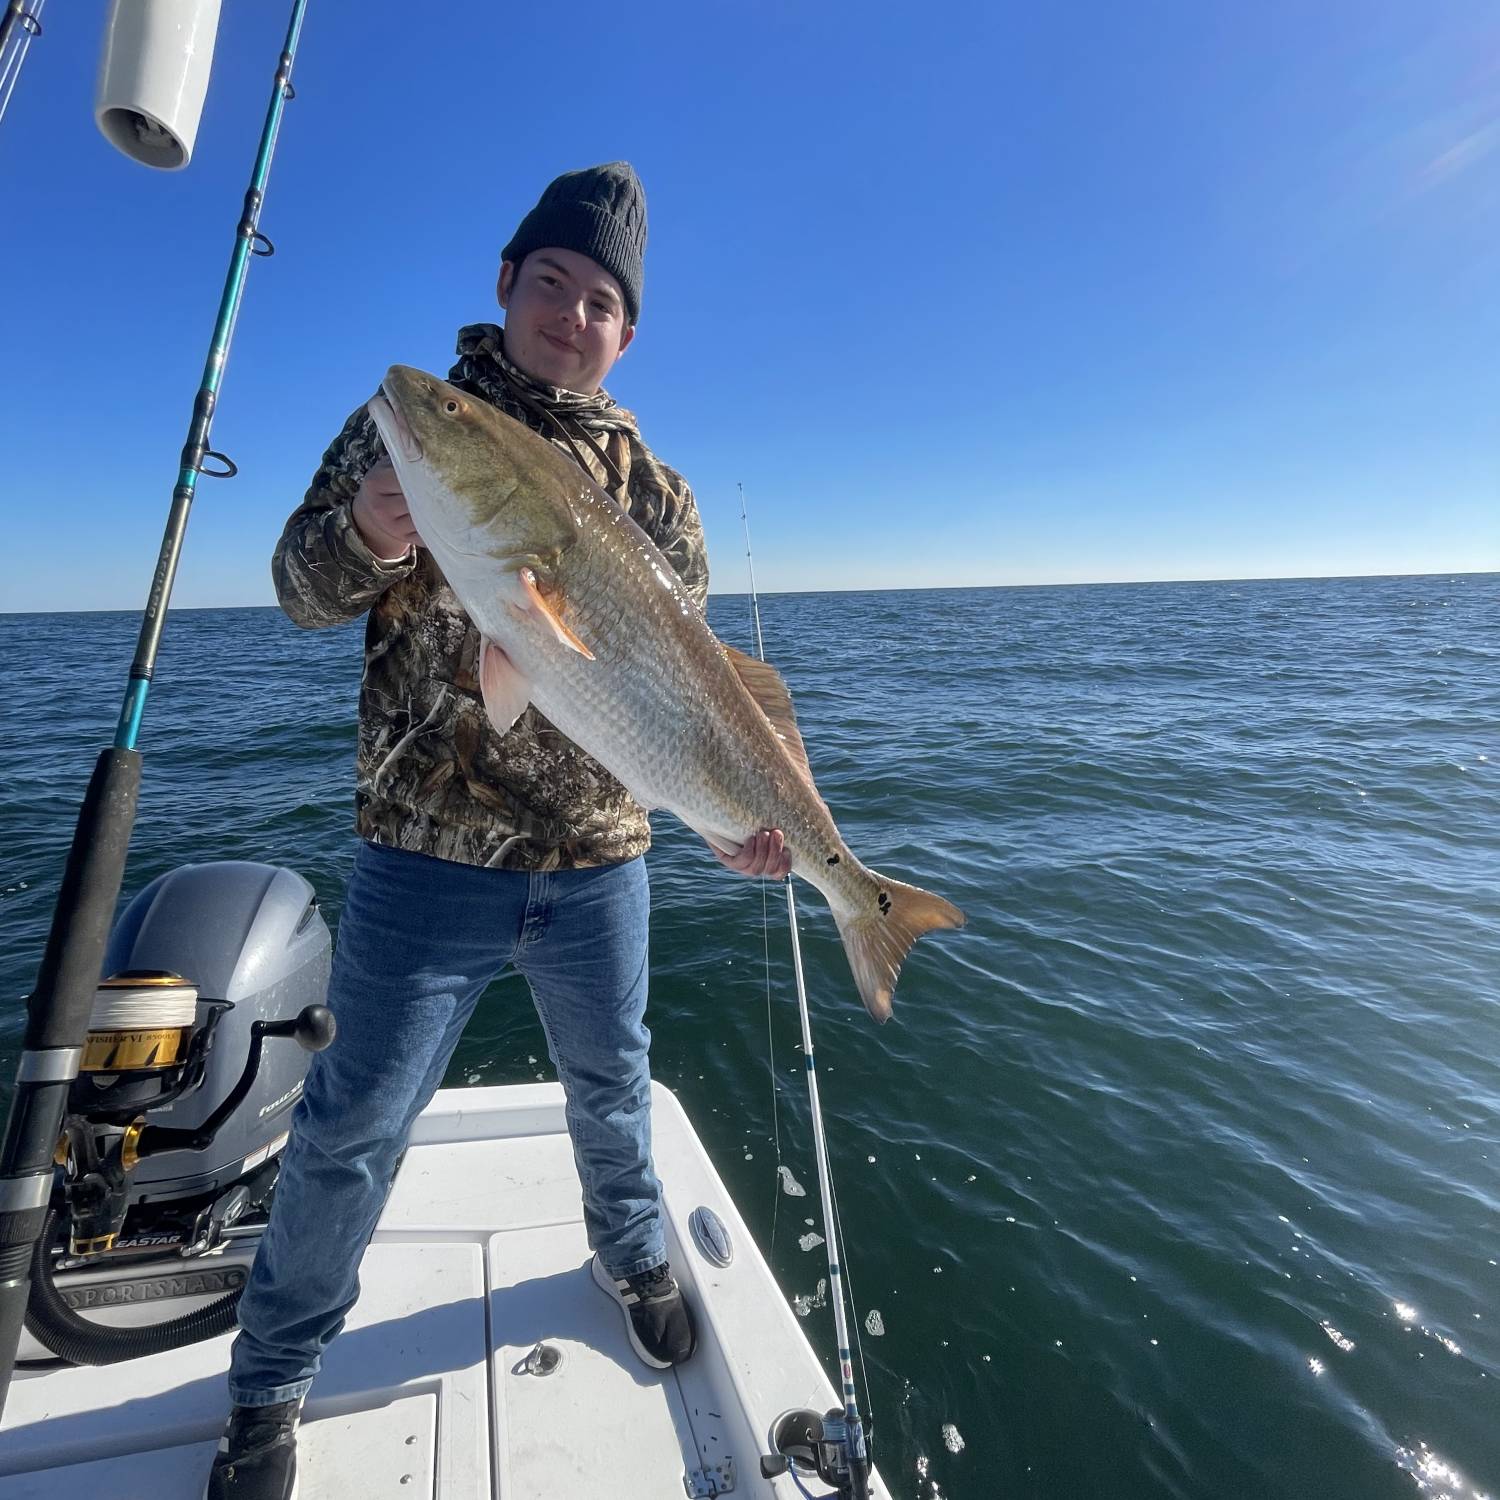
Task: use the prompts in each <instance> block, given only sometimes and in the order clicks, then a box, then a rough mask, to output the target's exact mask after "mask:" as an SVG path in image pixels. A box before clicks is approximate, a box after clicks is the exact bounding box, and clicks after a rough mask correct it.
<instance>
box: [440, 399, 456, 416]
mask: <svg viewBox="0 0 1500 1500" xmlns="http://www.w3.org/2000/svg"><path fill="white" fill-rule="evenodd" d="M443 410H444V411H445V412H447V413H448V415H449V416H450V417H451V416H452V415H453V414H454V413H455V412H456V411H457V410H458V402H457V401H452V400H449V401H445V402H443Z"/></svg>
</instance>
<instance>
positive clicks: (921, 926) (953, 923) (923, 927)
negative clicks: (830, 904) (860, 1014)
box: [833, 870, 964, 1021]
mask: <svg viewBox="0 0 1500 1500" xmlns="http://www.w3.org/2000/svg"><path fill="white" fill-rule="evenodd" d="M866 873H867V874H868V875H869V877H870V878H869V880H868V881H864V880H862V881H860V886H859V898H858V901H857V904H856V905H855V906H853V907H837V906H836V907H835V908H834V913H833V915H834V920H835V921H836V922H837V923H838V928H839V936H840V937H841V938H843V940H844V952H845V953H847V954H848V955H849V967H850V968H851V969H852V970H853V971H854V982H855V983H856V984H857V985H858V986H859V995H860V999H861V1000H863V1001H864V1002H865V1009H866V1010H867V1011H869V1012H870V1014H871V1015H872V1016H874V1017H875V1019H876V1020H877V1021H888V1020H890V1018H891V996H892V995H893V994H894V993H895V989H896V976H897V975H898V974H900V972H901V965H902V963H903V962H904V961H905V958H906V955H907V953H908V952H909V951H910V949H911V945H912V944H913V943H914V942H916V940H917V939H918V938H919V937H921V936H922V934H923V933H924V932H932V931H934V930H936V929H937V928H940V927H962V926H963V925H964V914H963V913H962V912H961V911H960V910H959V909H958V908H957V907H956V906H954V905H953V904H952V903H951V902H948V901H944V900H943V898H942V897H941V896H934V895H933V894H932V892H931V891H924V890H922V889H920V888H919V887H918V886H914V885H906V884H904V883H903V882H901V881H899V880H892V879H890V878H889V877H888V876H885V875H880V874H877V873H876V872H875V871H874V870H870V871H867V872H866Z"/></svg>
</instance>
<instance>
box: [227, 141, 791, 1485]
mask: <svg viewBox="0 0 1500 1500" xmlns="http://www.w3.org/2000/svg"><path fill="white" fill-rule="evenodd" d="M645 242H646V203H645V196H644V194H643V192H642V190H641V185H640V183H639V181H638V180H637V179H636V176H635V173H634V172H633V171H632V170H631V168H630V167H629V166H628V165H626V164H625V163H624V162H612V163H610V164H608V165H605V166H601V167H593V168H589V169H587V170H584V171H581V172H570V173H566V174H564V175H563V176H562V177H559V178H558V179H557V180H556V181H555V182H553V183H552V184H551V186H549V187H548V188H547V190H546V192H544V193H543V194H542V197H541V200H540V201H539V202H538V204H537V206H536V207H535V208H534V209H533V210H532V211H531V213H529V214H528V215H527V216H526V218H525V219H524V220H523V221H522V223H521V226H520V228H519V229H517V231H516V233H515V235H514V236H513V237H512V239H511V241H510V243H509V244H508V245H507V246H506V247H505V250H504V251H503V252H502V265H501V271H500V281H499V286H498V296H499V301H500V305H501V307H502V308H504V309H505V311H506V321H505V329H504V332H503V334H502V332H501V330H500V329H498V328H496V327H495V326H494V325H493V324H489V323H480V324H475V325H473V326H470V327H467V328H464V329H461V330H460V331H459V336H458V355H459V358H458V363H457V364H456V365H455V366H454V367H453V369H452V371H451V373H450V374H449V377H448V378H449V379H450V380H451V381H453V382H454V383H455V384H456V385H458V386H460V387H462V388H463V389H464V390H466V391H468V392H470V393H471V394H473V395H476V396H480V397H482V398H484V399H485V400H488V401H491V402H493V403H494V404H495V405H496V406H498V407H499V408H500V409H501V410H502V411H505V412H507V413H508V414H509V415H511V416H512V417H515V418H516V419H517V420H518V421H521V422H524V423H526V424H527V425H528V426H530V427H532V428H534V429H536V430H537V431H538V432H540V433H542V434H543V435H544V436H546V437H548V438H550V439H551V440H552V441H554V442H556V443H557V444H558V445H559V446H560V447H562V448H563V450H564V451H565V452H567V453H569V454H570V455H572V456H573V457H574V458H575V459H576V460H577V461H578V462H579V463H580V464H581V465H582V466H583V467H584V468H585V469H586V470H587V471H588V472H589V474H590V475H591V476H592V478H593V479H594V480H595V482H596V483H598V484H599V485H601V486H602V487H603V488H604V489H606V490H608V491H609V493H610V494H612V495H613V496H614V497H615V499H616V500H617V501H618V502H619V503H620V504H621V505H622V506H623V507H624V508H625V509H626V510H628V511H629V513H630V514H631V515H632V516H633V517H634V518H635V520H636V521H637V522H638V523H639V524H640V525H641V526H642V527H643V528H644V529H645V531H646V532H647V533H648V535H650V536H651V538H652V539H653V540H654V541H655V543H656V544H657V546H658V547H660V548H661V550H662V552H663V553H665V554H666V556H667V558H668V560H669V561H670V562H671V564H672V566H673V567H674V568H675V569H676V570H677V572H678V573H679V574H680V575H681V576H682V578H683V580H684V581H685V582H686V584H687V586H688V589H689V592H690V593H691V594H692V595H693V597H694V598H695V599H696V600H697V602H698V604H699V606H700V608H701V607H702V605H703V603H704V600H705V599H706V597H707V593H708V561H707V557H706V554H705V550H704V544H703V530H702V527H701V525H700V523H699V520H698V512H697V507H696V505H695V503H694V501H693V496H692V492H691V491H690V490H689V489H688V487H687V485H686V484H685V483H684V482H683V479H682V477H681V476H680V475H679V474H677V473H675V472H674V471H673V470H672V469H669V468H668V467H667V466H666V465H665V464H663V463H661V462H660V461H659V460H658V459H657V458H656V457H655V455H654V454H653V453H652V452H651V450H650V449H649V448H648V447H647V446H646V445H645V443H644V442H642V440H641V437H640V433H639V432H638V430H637V428H636V423H635V419H634V418H633V417H632V416H631V415H630V413H629V412H626V411H624V410H622V409H621V408H620V407H618V406H616V405H615V403H614V402H613V400H611V398H610V397H609V396H608V395H606V394H605V393H604V391H603V390H602V389H601V383H602V381H603V379H604V377H605V375H606V374H607V373H608V372H609V370H610V368H611V367H612V366H613V365H614V362H615V361H616V360H617V359H618V358H619V357H620V355H621V354H623V353H624V351H625V349H626V348H627V347H628V346H629V345H630V343H631V341H632V340H633V339H634V337H635V329H636V322H637V319H638V317H639V313H640V300H641V280H642V258H643V253H644V249H645ZM272 567H273V571H274V574H275V578H276V592H277V597H278V598H279V599H280V601H281V606H282V608H283V609H284V610H285V611H286V613H287V614H288V615H290V616H291V618H292V620H293V621H295V622H296V623H297V624H298V625H301V626H304V627H309V628H311V627H317V626H323V625H336V624H340V623H343V622H345V621H348V620H353V619H355V618H357V617H358V616H360V615H362V614H365V613H367V612H368V615H369V621H368V624H367V626H366V629H365V671H364V682H363V685H362V687H361V691H360V705H359V750H358V761H357V789H356V798H355V801H356V809H357V813H356V823H357V829H358V832H359V834H360V836H361V839H362V841H363V842H361V844H360V846H359V848H358V851H357V853H356V856H355V863H354V873H353V875H352V877H351V879H350V882H349V889H348V895H347V899H346V902H345V906H344V912H343V916H342V918H341V920H340V922H339V932H338V945H337V950H336V953H335V956H334V963H333V974H332V978H331V980H330V983H329V993H328V1003H329V1005H330V1006H331V1007H332V1009H333V1012H334V1015H335V1016H336V1018H337V1020H338V1037H337V1040H336V1041H335V1042H334V1045H333V1046H332V1047H330V1048H329V1049H328V1050H327V1051H326V1052H322V1053H319V1054H318V1055H317V1056H316V1057H315V1058H314V1060H313V1063H312V1066H311V1068H310V1070H309V1072H308V1075H307V1084H306V1089H305V1092H304V1095H303V1098H302V1101H301V1103H300V1104H299V1105H298V1108H297V1112H296V1115H295V1118H294V1124H293V1129H292V1138H291V1141H290V1143H289V1144H288V1146H287V1149H286V1154H285V1157H284V1159H283V1162H282V1167H281V1175H280V1178H279V1180H278V1182H277V1188H276V1197H275V1202H274V1208H273V1212H272V1215H271V1222H270V1224H269V1226H268V1228H267V1230H266V1233H265V1236H264V1237H263V1239H262V1241H261V1245H260V1250H259V1252H258V1254H257V1256H256V1260H255V1266H254V1269H253V1271H252V1273H251V1276H250V1280H249V1283H248V1285H247V1287H246V1289H245V1294H244V1297H243V1299H242V1301H241V1303H240V1310H239V1320H240V1334H239V1337H238V1338H237V1339H236V1340H235V1343H234V1350H233V1354H232V1357H231V1362H230V1373H229V1391H230V1396H231V1398H232V1400H233V1402H234V1409H233V1412H232V1413H231V1416H230V1421H229V1426H228V1429H227V1431H226V1433H225V1436H224V1440H223V1441H222V1442H221V1444H220V1451H219V1455H218V1457H217V1458H216V1459H215V1461H214V1467H213V1471H212V1474H211V1476H210V1479H209V1486H208V1495H209V1500H288V1497H289V1496H290V1495H291V1493H292V1489H293V1483H294V1478H295V1466H296V1439H295V1432H296V1423H297V1415H298V1411H299V1409H300V1406H301V1402H302V1398H303V1396H304V1395H305V1394H306V1392H307V1389H308V1387H309V1386H310V1385H311V1383H312V1379H313V1376H314V1375H315V1374H316V1372H317V1370H318V1366H319V1363H320V1361H321V1356H322V1353H323V1350H324V1349H325V1348H326V1347H327V1346H328V1344H329V1343H330V1341H331V1340H332V1339H333V1338H334V1336H335V1335H336V1334H337V1333H338V1331H339V1330H340V1328H342V1326H343V1322H344V1318H345V1316H346V1314H347V1313H348V1311H349V1309H350V1308H351V1307H352V1306H353V1305H354V1301H355V1298H356V1297H357V1295H358V1278H357V1272H358V1267H359V1261H360V1259H361V1257H362V1256H363V1254H364V1250H365V1246H366V1244H367V1243H368V1241H369V1238H370V1235H371V1234H372V1232H373V1231H374V1228H375V1222H376V1220H377V1219H378V1217H379V1215H380V1211H381V1208H382V1207H383V1205H384V1203H385V1199H386V1194H387V1192H388V1190H389V1188H390V1185H391V1181H392V1179H393V1177H394V1174H395V1169H396V1164H397V1161H398V1160H399V1157H400V1154H401V1151H402V1149H403V1148H404V1146H405V1143H406V1138H407V1135H408V1133H409V1131H410V1129H411V1126H412V1123H413V1121H414V1120H415V1119H416V1116H417V1115H418V1114H419V1113H420V1112H421V1110H422V1109H423V1107H424V1106H425V1105H426V1104H427V1102H428V1101H429V1100H430V1099H431V1097H432V1095H433V1093H434V1091H435V1090H436V1089H437V1087H438V1085H439V1084H440V1083H441V1081H442V1078H443V1074H444V1072H445V1070H446V1068H447V1065H448V1061H449V1059H450V1058H451V1056H452V1055H453V1049H454V1048H455V1046H456V1045H457V1044H458V1040H459V1037H460V1036H461V1035H462V1033H463V1029H464V1026H465V1023H466V1022H467V1021H468V1019H469V1016H470V1014H471V1013H472V1011H473V1009H474V1004H475V1002H476V1001H477V999H478V998H479V995H480V994H481V993H482V992H483V990H484V989H485V988H486V987H487V986H488V985H489V984H490V982H491V981H492V980H493V979H494V978H495V977H496V976H497V975H498V974H500V973H501V972H502V971H503V970H505V969H507V968H514V969H516V970H518V971H519V972H520V973H521V974H523V975H525V977H526V979H527V981H528V983H529V984H530V987H531V992H532V998H533V1000H534V1002H535V1004H536V1008H537V1012H538V1014H539V1016H540V1017H541V1020H542V1025H543V1028H544V1030H545V1031H546V1034H547V1045H548V1049H549V1051H550V1052H551V1055H552V1060H553V1062H554V1064H555V1065H556V1067H557V1071H558V1076H559V1078H560V1079H561V1080H562V1083H563V1087H564V1088H565V1089H566V1091H567V1095H568V1128H569V1131H570V1133H571V1136H572V1141H573V1151H574V1158H575V1160H576V1162H577V1166H578V1175H579V1178H580V1180H581V1181H582V1184H583V1201H584V1220H585V1225H586V1228H587V1232H588V1239H589V1245H590V1247H591V1248H592V1249H593V1250H594V1252H595V1253H594V1261H593V1266H592V1275H593V1278H594V1281H595V1282H596V1283H597V1284H598V1286H599V1287H600V1288H601V1290H603V1291H604V1292H606V1293H607V1294H608V1295H609V1296H610V1297H612V1298H613V1299H614V1300H615V1301H616V1302H617V1303H618V1304H619V1306H620V1308H621V1310H622V1313H623V1314H624V1317H625V1325H626V1329H627V1331H628V1332H629V1335H630V1341H631V1344H632V1345H633V1346H634V1348H635V1351H636V1353H637V1354H638V1355H639V1356H640V1357H641V1359H643V1360H644V1361H645V1362H646V1363H647V1364H649V1365H651V1366H653V1367H654V1368H656V1369H667V1368H670V1367H671V1366H672V1365H673V1364H675V1363H677V1362H678V1361H680V1360H684V1359H686V1358H687V1357H688V1356H689V1355H690V1354H691V1353H692V1351H693V1343H694V1331H693V1322H692V1318H691V1315H690V1313H689V1311H688V1308H687V1306H686V1304H685V1303H684V1301H683V1298H682V1295H681V1293H680V1291H679V1290H678V1287H677V1283H676V1281H675V1280H674V1278H673V1276H672V1272H671V1267H670V1266H669V1265H668V1263H667V1255H666V1244H665V1239H664V1235H663V1229H662V1222H661V1205H660V1188H659V1186H658V1184H657V1181H656V1177H655V1174H654V1172H653V1170H652V1166H651V1114H650V1104H651V1096H650V1074H649V1071H648V1062H647V1051H648V1047H649V1043H650V1033H649V1032H648V1031H647V1029H646V1026H645V1021H644V1014H645V1007H646V951H647V941H646V939H647V918H648V890H647V883H646V868H645V862H644V860H643V858H642V856H643V854H644V853H645V850H646V848H647V846H648V844H649V843H650V828H649V825H648V823H647V820H646V815H645V813H644V812H643V811H642V810H641V809H640V808H639V807H638V806H636V804H635V803H634V802H632V801H631V799H630V797H629V795H628V794H627V793H626V791H625V789H624V788H623V787H622V786H621V785H620V784H619V783H618V782H617V781H616V780H615V779H614V778H613V777H612V776H610V775H609V773H608V772H607V771H605V770H604V768H603V767H602V766H600V765H599V764H598V763H597V762H596V761H594V760H591V759H590V758H589V757H588V756H587V755H585V754H584V753H583V752H582V751H581V750H580V749H578V747H577V746H575V745H574V744H572V743H571V742H570V741H568V740H566V739H564V738H563V736H562V735H561V734H559V733H558V732H557V730H556V729H554V728H553V727H552V726H551V725H550V724H549V723H548V722H547V721H546V720H545V719H544V718H542V717H541V715H539V714H538V713H537V712H536V711H535V709H528V710H527V711H526V712H525V713H524V714H523V715H522V716H521V718H520V719H519V720H518V721H517V723H516V724H515V726H514V727H513V728H512V729H511V730H510V731H509V732H508V733H507V734H505V735H504V736H503V737H502V736H499V735H496V734H495V732H494V731H493V729H492V728H491V727H490V725H489V723H488V720H487V719H486V717H485V713H484V707H483V704H482V702H481V699H480V692H479V682H478V670H479V668H478V649H479V638H478V633H477V632H476V631H475V629H474V627H473V625H472V624H471V623H470V622H469V619H468V617H467V616H466V615H465V614H464V612H463V608H462V606H461V605H460V604H459V603H458V600H457V599H456V598H455V597H454V594H453V592H452V590H451V589H449V588H448V586H447V584H446V583H445V582H444V580H443V578H442V575H441V574H440V573H439V572H438V570H437V568H436V567H435V565H434V564H433V561H432V559H431V557H430V556H429V555H428V554H427V553H426V552H425V551H423V550H422V539H421V537H420V536H418V535H417V533H416V531H415V529H414V528H413V525H412V520H411V516H410V514H409V513H408V511H407V507H406V502H405V499H404V497H403V496H402V494H401V490H400V486H399V484H398V483H397V481H396V478H395V474H394V471H393V469H392V468H391V465H390V462H389V460H388V459H385V458H384V455H383V450H382V448H381V445H380V439H379V437H378V435H377V434H376V431H375V426H374V423H373V422H372V421H371V419H370V417H369V416H368V414H367V413H366V411H365V410H364V408H363V407H361V408H360V410H359V411H357V412H355V414H354V415H353V416H352V417H350V419H349V420H348V422H347V423H346V424H345V426H344V430H343V431H342V432H341V433H340V434H339V436H338V437H337V438H336V439H335V440H334V443H333V446H332V447H331V448H330V449H329V450H328V452H327V453H326V454H325V455H324V458H323V463H322V466H321V467H320V468H319V470H318V472H317V474H316V475H315V476H314V478H313V483H312V487H311V489H309V491H308V493H307V498H306V499H305V500H304V501H303V503H302V505H301V506H299V507H298V509H297V510H296V511H294V512H293V513H292V516H291V519H290V520H289V521H288V522H287V524H286V529H285V530H284V532H283V533H282V537H281V541H280V542H279V544H278V545H277V548H276V553H275V558H274V560H273V564H272ZM721 862H722V863H724V864H726V865H727V866H728V867H729V868H731V869H736V870H739V871H741V872H742V873H744V874H747V875H772V876H778V877H779V876H781V875H784V874H785V873H786V871H787V868H788V866H789V863H790V861H789V858H788V856H787V855H786V854H785V852H784V849H783V841H782V837H781V834H780V833H779V832H777V831H768V832H764V833H761V834H759V835H757V836H756V837H755V838H753V839H751V840H750V841H749V842H748V843H747V844H746V845H745V846H744V848H742V849H741V850H740V852H739V854H738V855H737V856H735V857H733V858H723V857H721Z"/></svg>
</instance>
